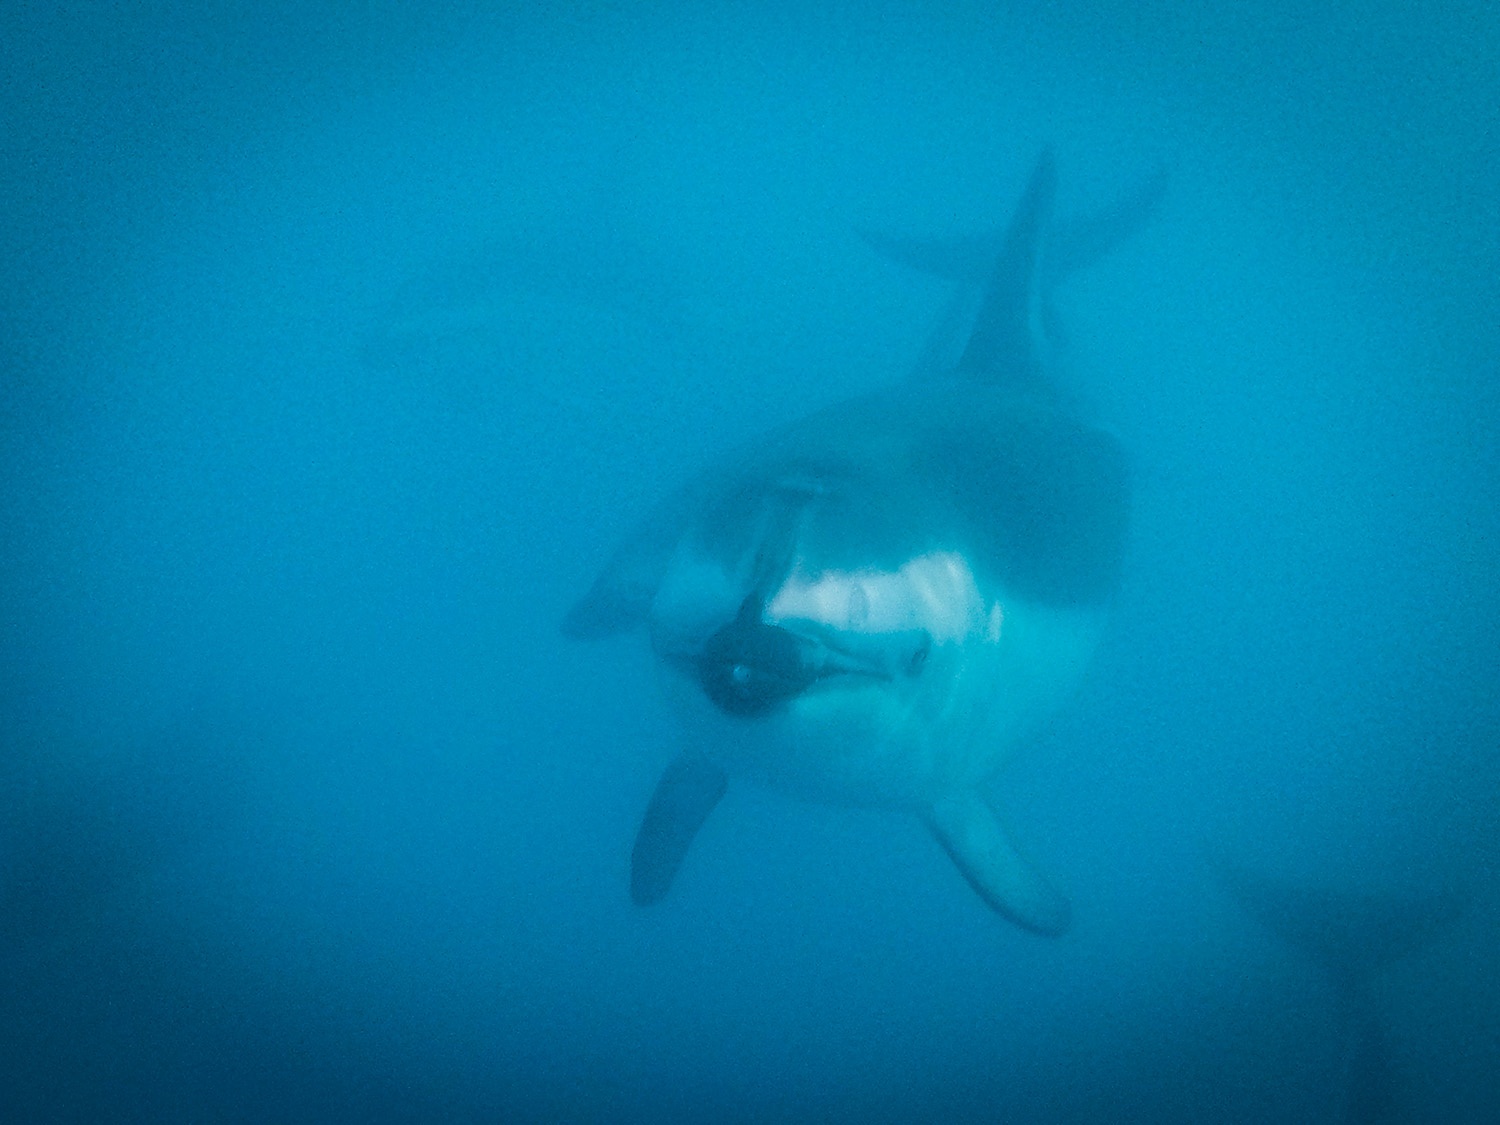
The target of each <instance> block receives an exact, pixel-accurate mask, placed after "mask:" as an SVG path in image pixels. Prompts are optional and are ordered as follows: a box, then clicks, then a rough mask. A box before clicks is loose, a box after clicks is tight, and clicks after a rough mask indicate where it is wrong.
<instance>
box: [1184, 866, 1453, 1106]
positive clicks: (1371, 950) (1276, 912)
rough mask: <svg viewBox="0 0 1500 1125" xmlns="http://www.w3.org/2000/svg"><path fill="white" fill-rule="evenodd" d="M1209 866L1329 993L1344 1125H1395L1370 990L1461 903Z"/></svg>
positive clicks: (1447, 896) (1442, 895) (1449, 893)
mask: <svg viewBox="0 0 1500 1125" xmlns="http://www.w3.org/2000/svg"><path fill="white" fill-rule="evenodd" d="M1210 862H1211V866H1212V868H1213V871H1214V874H1215V875H1216V877H1217V879H1218V881H1219V883H1220V885H1222V886H1223V887H1224V888H1225V889H1226V890H1227V891H1228V892H1229V894H1230V896H1231V897H1233V898H1234V900H1235V901H1236V902H1237V903H1239V905H1240V906H1241V907H1242V908H1244V910H1245V911H1246V912H1247V913H1248V914H1250V915H1251V916H1252V917H1253V918H1255V919H1256V920H1257V921H1258V922H1260V923H1261V924H1262V925H1264V926H1265V927H1266V928H1267V929H1269V930H1270V931H1271V932H1272V933H1274V934H1276V936H1277V937H1279V938H1280V939H1281V940H1283V941H1284V942H1286V943H1287V944H1288V945H1291V946H1293V947H1295V948H1296V949H1298V950H1300V951H1301V952H1302V953H1303V954H1305V955H1306V956H1307V957H1308V958H1309V959H1310V960H1311V961H1312V962H1313V963H1314V964H1316V965H1317V966H1318V968H1319V969H1320V970H1321V971H1322V972H1323V974H1324V976H1325V977H1326V978H1327V979H1328V981H1329V983H1330V984H1331V985H1332V986H1333V988H1334V990H1335V991H1336V993H1337V995H1338V999H1339V1004H1340V1007H1341V1009H1342V1015H1343V1019H1344V1025H1345V1028H1346V1029H1347V1030H1346V1035H1347V1038H1346V1042H1345V1050H1344V1057H1343V1061H1344V1070H1345V1078H1346V1087H1345V1090H1346V1092H1345V1096H1344V1108H1343V1114H1342V1116H1341V1118H1340V1120H1342V1121H1344V1122H1346V1123H1347V1125H1375V1123H1377V1122H1394V1121H1398V1120H1403V1119H1404V1118H1403V1117H1402V1115H1401V1114H1400V1107H1399V1104H1398V1100H1397V1099H1396V1097H1395V1096H1394V1085H1393V1074H1392V1069H1391V1064H1390V1058H1389V1056H1388V1054H1387V1050H1386V1043H1385V1031H1384V1027H1383V1025H1382V1022H1381V1018H1380V1012H1379V1009H1378V1007H1377V1006H1376V1003H1375V998H1374V995H1373V994H1372V991H1371V983H1372V981H1373V980H1374V978H1375V977H1376V975H1377V974H1378V973H1379V972H1380V971H1381V970H1382V969H1384V968H1385V967H1386V966H1387V965H1389V964H1390V963H1391V962H1393V961H1396V960H1398V959H1399V958H1401V957H1403V956H1406V955H1408V954H1411V953H1414V952H1416V951H1417V950H1419V949H1421V948H1422V947H1424V946H1425V945H1427V944H1428V943H1430V942H1431V941H1433V940H1434V939H1435V938H1436V937H1437V936H1438V934H1440V933H1441V932H1442V931H1443V930H1444V929H1446V928H1447V927H1448V926H1450V925H1451V924H1452V923H1453V922H1454V921H1455V920H1456V919H1457V918H1458V917H1459V916H1460V915H1461V914H1462V913H1463V912H1464V908H1465V906H1466V897H1465V895H1464V894H1463V893H1462V892H1461V891H1457V890H1453V889H1451V888H1447V887H1442V886H1431V887H1426V888H1423V889H1421V890H1404V891H1399V892H1385V893H1374V892H1369V891H1356V890H1350V889H1346V888H1339V887H1334V886H1325V885H1316V884H1311V885H1309V884H1303V883H1296V882H1292V881H1290V880H1285V881H1284V880H1281V879H1278V878H1275V877H1272V876H1269V875H1266V874H1265V873H1264V872H1260V871H1254V870H1251V869H1250V868H1247V867H1244V866H1242V865H1240V864H1238V863H1235V862H1232V861H1230V860H1228V859H1227V858H1226V857H1224V856H1223V855H1215V856H1214V857H1213V858H1212V859H1211V861H1210Z"/></svg>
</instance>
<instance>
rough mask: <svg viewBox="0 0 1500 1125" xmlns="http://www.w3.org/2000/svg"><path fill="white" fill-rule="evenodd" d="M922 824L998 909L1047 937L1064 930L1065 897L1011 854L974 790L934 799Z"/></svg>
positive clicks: (1067, 912) (992, 816)
mask: <svg viewBox="0 0 1500 1125" xmlns="http://www.w3.org/2000/svg"><path fill="white" fill-rule="evenodd" d="M927 824H928V826H929V827H930V828H931V829H932V834H933V835H934V836H936V837H937V839H938V843H940V844H942V845H943V848H944V849H945V850H946V851H947V853H948V855H949V856H951V857H952V859H953V862H954V863H956V864H957V865H958V869H959V870H960V871H961V872H963V876H964V878H965V879H967V880H968V881H969V885H970V886H971V887H973V888H974V889H975V890H976V891H978V892H979V897H980V898H982V899H984V901H985V902H986V903H988V904H989V905H990V907H991V908H992V909H993V910H995V911H996V912H997V913H999V914H1001V915H1003V916H1004V917H1006V918H1008V919H1009V920H1010V921H1012V922H1014V923H1015V924H1016V925H1018V926H1023V927H1025V928H1026V929H1028V930H1031V931H1033V932H1035V933H1038V934H1043V935H1045V936H1046V937H1057V936H1058V935H1059V934H1061V933H1062V932H1063V931H1064V930H1066V929H1067V928H1068V923H1069V921H1070V920H1071V918H1072V911H1071V909H1070V908H1069V906H1068V903H1067V900H1066V899H1064V898H1063V897H1062V896H1061V895H1059V894H1058V893H1057V892H1056V891H1054V890H1053V889H1052V888H1051V887H1050V886H1048V885H1047V883H1046V881H1045V880H1043V878H1042V877H1041V875H1039V874H1038V873H1037V872H1036V871H1034V870H1032V868H1031V866H1030V865H1029V864H1027V862H1026V861H1025V860H1024V859H1022V858H1021V856H1020V855H1019V854H1018V853H1017V852H1016V849H1015V847H1014V845H1012V844H1011V842H1010V840H1008V839H1007V838H1006V835H1005V830H1004V829H1003V828H1002V827H1001V826H1000V822H999V821H998V820H997V819H996V818H995V814H994V812H993V811H991V809H990V807H989V805H987V804H986V803H985V802H984V800H983V798H981V797H980V796H979V794H977V793H959V794H955V795H953V796H950V797H945V798H944V799H942V800H941V801H938V802H937V803H936V804H934V805H933V806H932V807H931V808H930V809H929V810H928V812H927Z"/></svg>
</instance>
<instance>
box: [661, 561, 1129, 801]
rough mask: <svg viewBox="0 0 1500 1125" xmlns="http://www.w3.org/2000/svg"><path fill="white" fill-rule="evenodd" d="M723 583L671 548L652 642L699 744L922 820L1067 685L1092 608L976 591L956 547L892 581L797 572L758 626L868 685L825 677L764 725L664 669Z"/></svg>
mask: <svg viewBox="0 0 1500 1125" xmlns="http://www.w3.org/2000/svg"><path fill="white" fill-rule="evenodd" d="M732 588H733V583H732V582H731V580H730V579H729V577H728V576H727V575H724V574H723V572H722V570H720V568H718V567H716V566H715V565H714V564H712V563H711V562H709V561H708V560H707V559H704V558H703V557H701V556H699V555H698V554H697V553H696V552H694V551H693V550H691V549H690V548H689V549H684V550H680V551H679V553H678V555H677V558H676V560H675V561H674V565H673V566H672V567H671V568H669V571H668V574H667V577H666V580H665V581H664V582H663V583H662V586H661V588H660V589H659V591H658V594H657V599H656V603H655V605H654V606H653V611H652V630H653V636H654V637H655V638H656V645H657V649H658V652H659V653H661V654H662V655H663V656H664V659H663V662H662V663H663V667H664V669H665V671H666V675H665V681H666V686H667V693H668V696H669V698H671V699H672V700H673V702H674V704H675V706H676V709H677V710H678V711H679V713H680V714H681V715H682V717H683V718H684V720H685V721H686V722H687V723H688V724H689V726H690V728H691V733H692V735H693V737H694V740H695V742H696V744H697V745H699V746H701V747H702V748H703V752H704V753H705V755H706V756H708V757H709V758H710V759H712V760H713V761H715V762H717V763H718V764H719V765H720V766H722V767H723V769H724V770H725V771H726V772H727V773H729V774H730V775H731V776H738V777H746V778H749V779H751V780H754V781H758V782H760V783H763V784H765V785H768V786H770V787H772V788H776V789H780V790H783V791H787V792H791V793H794V794H798V795H801V796H806V797H809V798H812V799H815V800H820V801H827V802H836V803H844V804H860V805H891V806H901V807H908V806H909V807H913V808H920V807H925V806H927V805H929V804H930V803H931V802H932V801H933V800H935V799H937V798H939V797H941V796H942V795H944V794H946V793H949V792H953V791H955V790H958V789H963V788H966V787H970V786H972V785H974V784H975V783H976V782H978V781H981V780H983V779H984V778H985V777H987V776H988V775H990V774H992V773H993V772H994V771H995V770H996V769H997V768H998V767H999V766H1000V765H1001V764H1002V762H1003V761H1004V759H1005V757H1006V755H1007V753H1008V752H1009V750H1010V749H1011V748H1012V747H1013V746H1014V745H1015V744H1016V742H1017V741H1019V740H1021V739H1023V738H1024V737H1025V736H1026V735H1028V734H1030V733H1032V732H1033V731H1034V730H1035V729H1036V728H1037V726H1038V725H1039V724H1040V723H1041V722H1042V721H1044V720H1045V719H1046V718H1047V717H1048V716H1049V715H1050V714H1051V713H1052V712H1053V711H1054V710H1055V709H1056V708H1057V706H1058V705H1059V704H1060V703H1061V702H1062V701H1063V700H1064V699H1065V698H1066V697H1067V696H1068V694H1069V693H1071V691H1072V690H1073V688H1074V686H1075V685H1076V683H1077V681H1078V679H1079V677H1080V675H1081V674H1082V671H1083V669H1084V667H1085V666H1086V664H1087V662H1088V659H1089V656H1090V654H1091V653H1092V651H1093V648H1094V645H1095V643H1096V640H1097V637H1098V632H1099V625H1100V614H1099V613H1098V612H1097V611H1094V610H1088V609H1079V608H1068V609H1058V608H1054V607H1042V606H1036V605H1032V604H1029V603H1027V602H1025V601H1023V600H1021V599H1019V598H1015V597H1010V596H1007V595H1006V594H1005V593H1004V592H1002V591H994V590H992V591H985V590H981V588H980V585H979V583H978V581H977V580H976V578H975V575H974V571H973V568H972V567H971V566H970V565H969V563H968V561H967V560H966V559H965V558H964V556H963V555H962V554H960V553H959V552H956V551H933V552H930V553H927V554H924V555H920V556H917V557H915V558H912V559H910V560H908V561H907V562H905V563H904V564H903V565H901V566H899V567H897V568H895V569H893V570H876V569H859V570H852V571H839V570H825V571H821V572H819V571H814V570H813V569H811V568H810V567H808V566H807V565H806V563H805V561H804V560H800V559H799V560H798V561H797V563H796V564H795V565H793V567H792V568H791V572H790V573H789V574H788V576H787V577H786V579H785V581H784V582H782V584H781V585H780V586H779V587H778V588H777V589H776V590H775V591H774V592H773V593H771V595H770V596H769V597H768V598H767V600H766V604H765V607H764V612H763V620H764V621H765V623H766V624H767V625H770V626H775V627H779V628H784V629H787V630H790V631H791V632H792V633H793V634H795V635H797V636H800V637H813V638H818V640H819V642H820V643H821V642H822V641H824V640H826V642H827V643H828V644H829V645H830V646H831V647H833V648H834V649H835V650H837V651H840V652H849V653H854V654H856V655H857V657H858V659H859V661H860V663H861V665H862V666H866V667H869V668H872V669H875V671H874V672H873V673H871V674H859V675H838V676H832V677H829V678H828V679H826V680H821V681H819V682H817V683H815V684H814V685H813V686H811V687H810V688H809V689H808V690H806V691H804V692H802V693H800V694H797V695H795V696H794V697H792V698H790V699H787V700H786V701H785V702H783V703H781V704H780V705H779V706H776V707H774V708H771V709H768V710H767V711H766V712H765V713H763V714H756V715H753V716H746V715H737V714H730V713H726V712H725V711H724V710H723V709H722V708H720V707H718V706H716V705H715V704H714V703H713V702H712V701H711V700H710V699H709V698H708V696H707V695H705V693H704V691H703V690H702V686H701V684H700V683H699V681H698V679H697V677H695V676H694V675H692V674H690V673H689V672H687V671H685V670H684V669H683V667H682V665H681V663H680V662H679V661H675V660H673V659H671V658H670V653H671V652H672V651H673V650H678V649H680V650H682V651H688V650H694V649H697V648H700V647H701V646H702V644H703V634H704V632H705V630H706V628H707V625H708V623H711V622H712V623H718V622H722V621H723V620H725V619H726V617H728V616H732V615H733V614H732V612H729V613H726V609H725V605H726V602H725V598H726V596H737V595H738V591H735V592H734V594H733V595H730V594H728V591H730V590H731V589H732Z"/></svg>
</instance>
